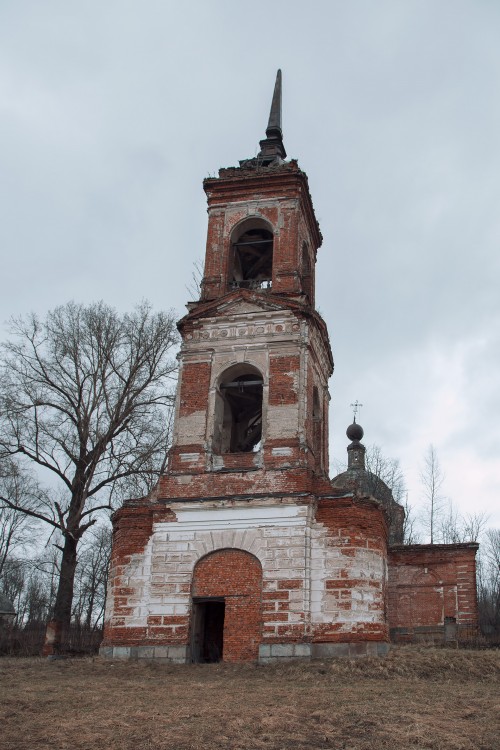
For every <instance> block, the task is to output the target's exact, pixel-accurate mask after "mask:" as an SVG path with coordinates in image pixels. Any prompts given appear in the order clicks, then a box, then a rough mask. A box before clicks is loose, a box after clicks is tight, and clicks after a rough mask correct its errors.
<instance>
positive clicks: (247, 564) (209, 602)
mask: <svg viewBox="0 0 500 750" xmlns="http://www.w3.org/2000/svg"><path fill="white" fill-rule="evenodd" d="M191 595H192V599H191V658H192V660H193V661H195V662H214V661H235V662H236V661H254V660H256V659H257V658H258V655H259V644H260V640H261V631H262V614H261V611H262V566H261V564H260V562H259V560H258V559H257V558H256V557H255V556H254V555H252V554H250V553H249V552H245V551H244V550H241V549H220V550H216V551H215V552H210V553H209V554H208V555H206V556H205V557H202V558H201V559H200V560H199V561H198V562H197V564H196V566H195V569H194V573H193V581H192V586H191Z"/></svg>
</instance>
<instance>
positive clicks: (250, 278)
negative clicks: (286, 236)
mask: <svg viewBox="0 0 500 750" xmlns="http://www.w3.org/2000/svg"><path fill="white" fill-rule="evenodd" d="M273 245H274V237H273V232H272V227H271V226H270V225H269V224H268V223H267V222H266V221H264V219H260V218H251V219H247V220H246V221H244V222H243V223H242V224H239V225H238V227H237V228H236V229H235V231H234V232H233V235H232V237H231V264H230V278H229V287H230V289H270V288H271V286H272V279H273Z"/></svg>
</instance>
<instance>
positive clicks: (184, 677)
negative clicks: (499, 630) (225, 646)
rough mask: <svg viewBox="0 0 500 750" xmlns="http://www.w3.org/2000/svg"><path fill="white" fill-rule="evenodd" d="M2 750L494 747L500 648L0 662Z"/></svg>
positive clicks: (498, 725)
mask: <svg viewBox="0 0 500 750" xmlns="http://www.w3.org/2000/svg"><path fill="white" fill-rule="evenodd" d="M0 680H1V691H2V701H1V709H0V746H1V747H2V750H28V748H29V749H30V750H32V748H37V750H44V749H45V748H51V750H66V749H68V750H69V749H71V750H94V749H97V748H99V750H153V748H154V750H164V749H166V748H168V749H169V750H188V749H191V748H193V749H194V748H196V750H200V749H202V748H203V749H204V750H205V749H208V750H215V748H218V749H221V750H248V749H250V748H251V749H252V750H264V749H265V750H287V749H288V748H294V750H306V749H307V750H311V749H313V748H314V749H316V748H335V750H340V749H343V750H368V748H369V749H370V750H379V749H382V748H386V749H387V750H396V748H397V750H405V749H406V748H410V749H412V748H415V749H417V748H418V749H420V750H422V749H423V748H425V749H429V750H451V749H453V750H472V749H474V750H498V748H500V652H499V651H481V652H477V651H451V650H444V649H423V648H420V649H416V648H400V649H394V650H393V651H392V652H391V653H390V655H389V656H388V657H387V658H386V659H364V660H356V661H355V660H350V659H346V660H337V661H333V662H326V661H325V662H319V661H318V662H312V663H310V664H299V663H297V662H295V663H287V664H282V665H269V666H256V665H248V666H247V665H245V666H231V665H227V664H214V665H190V666H168V665H157V664H143V663H123V662H108V661H102V660H100V659H94V660H92V659H90V658H89V659H81V660H67V661H53V662H48V661H45V660H41V659H11V658H5V659H2V660H0Z"/></svg>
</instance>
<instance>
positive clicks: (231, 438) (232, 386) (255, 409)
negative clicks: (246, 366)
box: [214, 371, 262, 453]
mask: <svg viewBox="0 0 500 750" xmlns="http://www.w3.org/2000/svg"><path fill="white" fill-rule="evenodd" d="M215 420H216V424H215V430H214V449H215V451H216V452H219V453H251V452H257V451H259V450H260V446H261V439H262V377H261V376H260V374H257V373H255V372H252V371H250V372H246V373H244V374H241V375H237V376H234V375H233V376H231V375H229V377H228V379H227V380H224V381H223V382H222V383H221V384H220V386H219V392H218V394H217V404H216V413H215Z"/></svg>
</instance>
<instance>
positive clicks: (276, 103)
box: [258, 70, 286, 166]
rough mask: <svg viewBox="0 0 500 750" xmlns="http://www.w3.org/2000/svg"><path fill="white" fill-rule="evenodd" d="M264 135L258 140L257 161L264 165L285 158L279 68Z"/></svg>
mask: <svg viewBox="0 0 500 750" xmlns="http://www.w3.org/2000/svg"><path fill="white" fill-rule="evenodd" d="M266 136H267V137H266V139H265V140H263V141H261V142H260V152H259V156H258V159H259V161H260V162H261V163H262V164H263V165H264V166H266V165H268V164H272V163H273V162H275V161H280V160H281V159H285V158H286V151H285V147H284V145H283V132H282V130H281V70H278V72H277V74H276V83H275V84H274V93H273V100H272V102H271V111H270V113H269V122H268V123H267V129H266Z"/></svg>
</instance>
